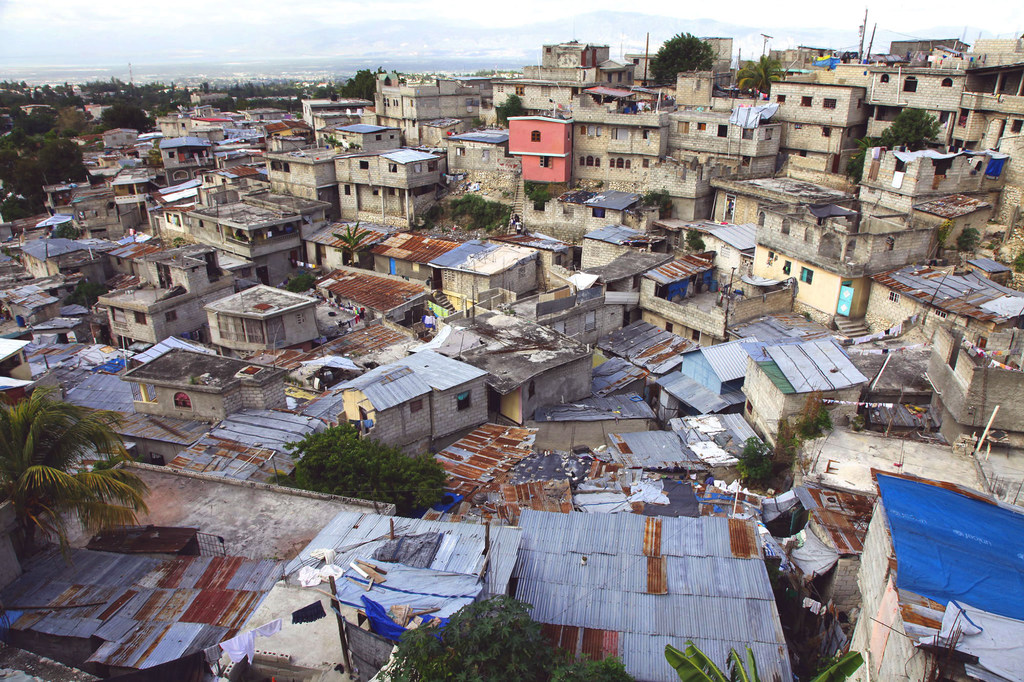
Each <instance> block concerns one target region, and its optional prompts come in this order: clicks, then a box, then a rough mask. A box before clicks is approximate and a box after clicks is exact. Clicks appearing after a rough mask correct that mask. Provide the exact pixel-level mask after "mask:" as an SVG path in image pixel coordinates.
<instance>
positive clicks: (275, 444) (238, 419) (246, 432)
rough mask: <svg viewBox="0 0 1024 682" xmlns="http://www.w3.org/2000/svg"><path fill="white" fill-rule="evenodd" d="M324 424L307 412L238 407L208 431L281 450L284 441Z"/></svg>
mask: <svg viewBox="0 0 1024 682" xmlns="http://www.w3.org/2000/svg"><path fill="white" fill-rule="evenodd" d="M325 428H326V424H324V422H323V421H321V420H320V419H317V418H315V417H311V416H308V415H302V414H293V413H291V412H283V411H281V410H241V411H239V412H235V413H234V414H231V415H228V417H227V418H226V419H224V420H223V421H222V422H220V423H219V424H217V425H216V426H215V427H213V429H212V430H211V431H210V435H211V436H216V437H218V438H224V439H226V440H233V441H236V442H238V443H242V444H244V445H249V446H259V447H264V448H270V449H273V450H277V451H280V452H283V451H284V446H285V445H286V444H288V443H294V442H295V441H298V440H302V439H303V438H305V437H306V436H307V435H309V434H311V433H317V432H320V431H323V430H324V429H325Z"/></svg>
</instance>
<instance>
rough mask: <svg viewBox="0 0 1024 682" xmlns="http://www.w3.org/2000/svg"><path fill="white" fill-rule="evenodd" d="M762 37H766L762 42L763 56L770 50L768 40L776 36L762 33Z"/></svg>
mask: <svg viewBox="0 0 1024 682" xmlns="http://www.w3.org/2000/svg"><path fill="white" fill-rule="evenodd" d="M761 37H762V38H764V42H763V43H762V44H761V56H762V57H763V56H765V54H766V53H767V51H768V41H769V40H771V39H772V38H774V37H775V36H770V35H768V34H767V33H762V34H761Z"/></svg>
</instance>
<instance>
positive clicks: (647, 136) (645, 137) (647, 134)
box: [642, 130, 651, 140]
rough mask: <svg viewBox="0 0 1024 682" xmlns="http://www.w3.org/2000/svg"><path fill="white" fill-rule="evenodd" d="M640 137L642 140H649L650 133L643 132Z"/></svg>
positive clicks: (647, 131)
mask: <svg viewBox="0 0 1024 682" xmlns="http://www.w3.org/2000/svg"><path fill="white" fill-rule="evenodd" d="M642 136H643V139H645V140H649V139H651V131H650V130H645V131H643V133H642Z"/></svg>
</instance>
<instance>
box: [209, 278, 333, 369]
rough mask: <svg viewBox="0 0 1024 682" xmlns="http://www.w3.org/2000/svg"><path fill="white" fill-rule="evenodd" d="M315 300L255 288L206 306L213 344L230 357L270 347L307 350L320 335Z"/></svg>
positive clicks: (275, 290) (260, 287)
mask: <svg viewBox="0 0 1024 682" xmlns="http://www.w3.org/2000/svg"><path fill="white" fill-rule="evenodd" d="M316 305H317V300H316V299H315V298H312V297H310V296H303V295H301V294H293V293H292V292H290V291H285V290H284V289H276V288H274V287H268V286H266V285H258V286H255V287H252V288H251V289H246V290H244V291H240V292H238V293H237V294H234V295H232V296H226V297H224V298H221V299H219V300H216V301H213V302H212V303H208V304H207V305H206V306H205V310H206V315H207V319H208V321H209V325H210V337H211V342H212V343H213V345H215V346H217V347H218V348H220V349H221V352H222V353H225V354H229V355H245V354H248V353H253V352H256V351H261V350H266V349H271V348H301V349H302V350H309V349H310V348H312V346H313V340H314V339H316V338H317V337H319V336H320V330H319V329H318V328H317V323H316V315H315V314H314V313H315V308H316Z"/></svg>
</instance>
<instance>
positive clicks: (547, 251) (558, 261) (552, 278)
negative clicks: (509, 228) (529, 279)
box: [490, 232, 579, 291]
mask: <svg viewBox="0 0 1024 682" xmlns="http://www.w3.org/2000/svg"><path fill="white" fill-rule="evenodd" d="M490 241H492V242H502V243H504V244H514V245H515V246H522V247H524V248H527V249H531V250H533V251H535V252H536V253H537V257H538V259H539V262H538V264H537V286H538V288H539V289H540V290H541V291H548V290H549V289H554V288H557V287H560V286H562V284H563V282H564V280H562V279H561V278H560V277H559V276H558V275H556V274H553V271H552V268H554V267H559V268H566V269H572V267H573V265H574V264H575V263H576V262H577V261H578V260H579V257H578V253H579V249H578V248H577V247H575V246H573V245H572V244H570V243H568V242H564V241H561V240H559V239H555V238H554V237H549V236H548V235H546V234H541V233H539V232H533V233H530V232H525V233H523V234H508V235H503V236H500V237H491V238H490Z"/></svg>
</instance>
